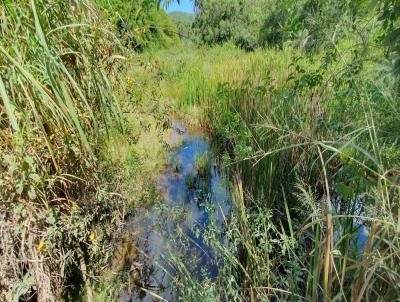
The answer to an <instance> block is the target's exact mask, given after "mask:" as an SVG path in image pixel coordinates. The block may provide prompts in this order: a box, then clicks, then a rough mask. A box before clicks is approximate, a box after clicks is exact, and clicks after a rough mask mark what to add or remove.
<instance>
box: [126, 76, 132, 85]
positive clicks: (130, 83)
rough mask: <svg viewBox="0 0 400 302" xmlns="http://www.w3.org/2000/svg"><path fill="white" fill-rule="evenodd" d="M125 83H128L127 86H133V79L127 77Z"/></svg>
mask: <svg viewBox="0 0 400 302" xmlns="http://www.w3.org/2000/svg"><path fill="white" fill-rule="evenodd" d="M126 82H127V83H128V85H132V84H133V78H132V77H127V78H126Z"/></svg>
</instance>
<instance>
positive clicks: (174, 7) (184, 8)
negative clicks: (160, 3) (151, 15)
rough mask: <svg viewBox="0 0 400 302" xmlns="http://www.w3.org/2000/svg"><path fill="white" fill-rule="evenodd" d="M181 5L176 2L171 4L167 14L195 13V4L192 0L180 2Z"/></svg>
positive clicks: (181, 0)
mask: <svg viewBox="0 0 400 302" xmlns="http://www.w3.org/2000/svg"><path fill="white" fill-rule="evenodd" d="M179 2H180V4H179V5H178V3H177V2H176V0H174V1H173V3H171V4H170V5H169V7H168V9H167V12H176V11H178V12H187V13H193V2H192V1H191V0H180V1H179Z"/></svg>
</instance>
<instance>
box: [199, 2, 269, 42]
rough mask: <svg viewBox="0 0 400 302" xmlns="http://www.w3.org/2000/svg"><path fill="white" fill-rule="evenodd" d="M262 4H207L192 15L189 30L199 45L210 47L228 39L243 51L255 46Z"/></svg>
mask: <svg viewBox="0 0 400 302" xmlns="http://www.w3.org/2000/svg"><path fill="white" fill-rule="evenodd" d="M264 3H265V1H262V0H258V1H247V0H234V1H232V0H224V1H216V0H210V1H207V2H206V3H205V4H204V5H203V6H202V8H201V10H200V12H199V13H198V14H197V15H196V19H195V22H194V24H193V27H194V28H195V30H196V32H197V33H198V34H199V36H200V39H201V41H202V42H204V43H206V44H208V45H213V44H222V43H224V42H227V41H229V40H232V41H233V42H234V43H235V44H236V45H238V46H240V47H242V48H243V49H246V50H253V49H255V48H256V47H257V45H258V31H259V27H260V20H261V18H262V17H261V16H262V13H263V10H264V9H265V5H264Z"/></svg>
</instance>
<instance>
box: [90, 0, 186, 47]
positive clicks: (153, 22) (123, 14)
mask: <svg viewBox="0 0 400 302" xmlns="http://www.w3.org/2000/svg"><path fill="white" fill-rule="evenodd" d="M97 3H98V4H99V5H100V7H101V8H103V10H104V11H105V12H106V13H107V15H108V16H109V18H110V19H111V22H113V23H114V24H115V26H116V29H117V31H118V33H119V34H120V36H121V37H122V38H123V39H124V40H125V41H126V44H127V45H130V46H132V47H133V48H135V49H137V50H139V51H141V50H144V49H145V48H148V47H150V46H152V45H153V46H164V47H166V46H170V45H173V44H175V43H176V42H177V41H178V35H177V29H176V26H175V25H174V23H173V22H172V20H171V18H170V17H169V16H168V14H167V13H166V12H165V11H164V10H163V9H161V8H160V4H161V1H159V0H143V1H137V0H131V1H124V0H115V1H112V2H111V1H108V0H97Z"/></svg>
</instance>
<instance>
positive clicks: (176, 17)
mask: <svg viewBox="0 0 400 302" xmlns="http://www.w3.org/2000/svg"><path fill="white" fill-rule="evenodd" d="M169 15H170V17H171V19H172V20H173V21H174V22H175V23H176V24H183V25H188V26H191V25H192V23H193V21H194V18H195V14H191V13H185V12H171V13H169Z"/></svg>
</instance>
